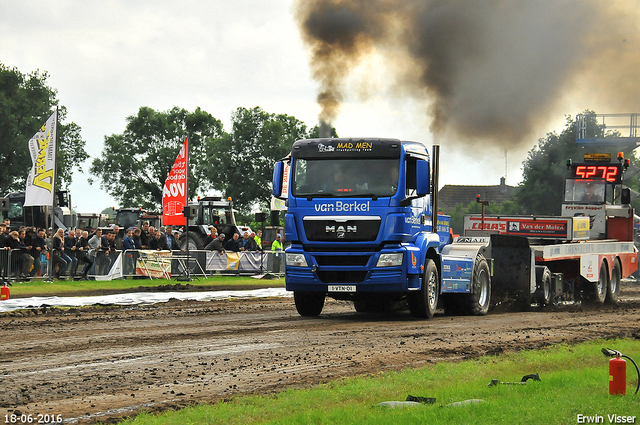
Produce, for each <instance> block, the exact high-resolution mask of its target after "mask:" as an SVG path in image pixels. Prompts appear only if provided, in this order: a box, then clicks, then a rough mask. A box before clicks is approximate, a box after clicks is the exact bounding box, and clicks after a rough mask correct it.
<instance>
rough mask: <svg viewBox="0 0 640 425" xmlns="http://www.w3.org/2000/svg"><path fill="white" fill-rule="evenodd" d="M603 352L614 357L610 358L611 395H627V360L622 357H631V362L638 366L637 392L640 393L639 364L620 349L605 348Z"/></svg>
mask: <svg viewBox="0 0 640 425" xmlns="http://www.w3.org/2000/svg"><path fill="white" fill-rule="evenodd" d="M602 354H604V355H605V356H607V357H613V358H612V359H611V360H609V395H626V394H627V362H626V361H625V360H624V359H621V357H624V358H626V359H629V360H630V361H631V363H633V365H634V366H635V367H636V372H637V373H638V386H637V387H636V392H635V394H638V389H640V370H639V369H638V365H637V364H636V362H634V361H633V359H632V358H631V357H629V356H625V355H624V354H622V353H621V352H620V351H616V350H612V349H610V348H603V349H602Z"/></svg>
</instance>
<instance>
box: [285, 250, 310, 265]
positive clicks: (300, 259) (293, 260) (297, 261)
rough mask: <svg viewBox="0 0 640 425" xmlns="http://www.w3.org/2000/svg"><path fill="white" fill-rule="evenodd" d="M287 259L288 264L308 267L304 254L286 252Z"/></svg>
mask: <svg viewBox="0 0 640 425" xmlns="http://www.w3.org/2000/svg"><path fill="white" fill-rule="evenodd" d="M285 255H286V257H285V261H286V262H287V266H294V267H308V266H307V260H306V259H305V258H304V254H289V253H287V254H285Z"/></svg>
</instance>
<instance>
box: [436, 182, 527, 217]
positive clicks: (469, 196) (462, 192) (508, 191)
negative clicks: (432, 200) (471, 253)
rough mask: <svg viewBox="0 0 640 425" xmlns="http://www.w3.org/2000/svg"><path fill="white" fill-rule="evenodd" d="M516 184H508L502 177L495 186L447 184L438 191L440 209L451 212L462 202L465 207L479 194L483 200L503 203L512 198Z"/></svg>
mask: <svg viewBox="0 0 640 425" xmlns="http://www.w3.org/2000/svg"><path fill="white" fill-rule="evenodd" d="M515 189H516V188H515V186H507V185H506V183H505V178H504V177H502V178H500V184H499V185H495V186H458V185H451V184H446V185H444V186H443V187H442V189H440V191H439V192H438V210H440V211H443V212H450V211H451V210H452V209H453V208H455V206H456V205H458V204H462V205H463V206H464V207H465V208H466V206H467V205H469V203H470V202H475V201H476V196H477V195H478V194H479V195H480V198H481V199H482V200H483V201H489V202H491V203H496V204H502V203H503V202H504V201H507V200H511V198H512V197H513V194H514V192H515Z"/></svg>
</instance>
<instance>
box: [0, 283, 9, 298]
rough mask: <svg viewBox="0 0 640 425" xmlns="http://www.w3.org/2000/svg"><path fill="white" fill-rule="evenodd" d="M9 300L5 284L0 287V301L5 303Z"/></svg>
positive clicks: (7, 288)
mask: <svg viewBox="0 0 640 425" xmlns="http://www.w3.org/2000/svg"><path fill="white" fill-rule="evenodd" d="M8 299H9V287H8V286H7V283H6V282H5V283H4V284H3V285H2V287H0V301H6V300H8Z"/></svg>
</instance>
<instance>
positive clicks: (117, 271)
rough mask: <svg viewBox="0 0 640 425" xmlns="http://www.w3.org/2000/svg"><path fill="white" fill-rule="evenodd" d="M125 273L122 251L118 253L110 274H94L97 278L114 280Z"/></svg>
mask: <svg viewBox="0 0 640 425" xmlns="http://www.w3.org/2000/svg"><path fill="white" fill-rule="evenodd" d="M123 276H124V275H123V274H122V252H121V253H119V254H118V257H117V258H116V261H114V262H113V265H111V270H109V274H106V275H94V276H93V277H94V278H95V279H96V280H113V279H120V278H122V277H123Z"/></svg>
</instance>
